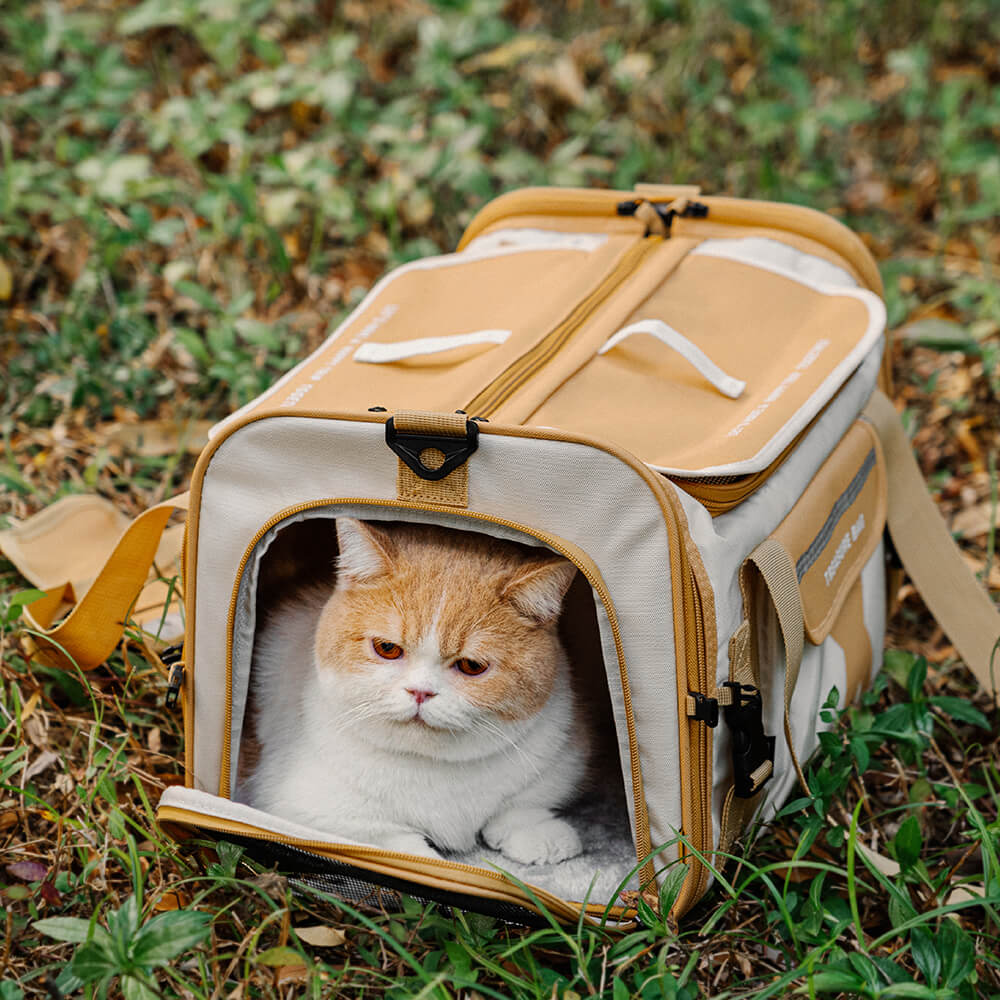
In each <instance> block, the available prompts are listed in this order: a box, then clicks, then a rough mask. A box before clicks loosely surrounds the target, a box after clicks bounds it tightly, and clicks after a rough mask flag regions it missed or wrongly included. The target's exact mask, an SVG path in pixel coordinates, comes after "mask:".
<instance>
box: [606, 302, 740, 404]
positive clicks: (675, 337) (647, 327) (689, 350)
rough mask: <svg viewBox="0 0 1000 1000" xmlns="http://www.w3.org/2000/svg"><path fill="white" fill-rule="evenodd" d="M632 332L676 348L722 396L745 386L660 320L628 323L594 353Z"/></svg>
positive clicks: (733, 394) (735, 396)
mask: <svg viewBox="0 0 1000 1000" xmlns="http://www.w3.org/2000/svg"><path fill="white" fill-rule="evenodd" d="M635 333H648V334H650V336H653V337H656V339H657V340H659V341H660V342H661V343H663V344H666V345H667V347H669V348H671V349H672V350H674V351H676V352H677V353H678V354H679V355H680V356H681V357H682V358H683V359H684V360H685V361H687V362H688V364H690V365H692V366H694V368H696V369H697V371H698V374H699V375H702V376H704V377H705V378H706V379H707V380H708V381H709V382H711V383H712V385H713V386H714V387H715V388H716V389H718V390H719V392H721V393H722V395H723V396H728V397H729V398H730V399H739V397H740V396H742V395H743V390H744V389H746V387H747V384H746V382H741V381H740V380H739V379H738V378H733V376H732V375H727V374H726V373H725V372H724V371H723V370H722V369H721V368H720V367H719V366H718V365H717V364H716V363H715V362H714V361H713V360H712V359H711V358H710V357H709V356H708V355H707V354H706V353H705V352H704V351H703V350H702V349H701V348H700V347H697V346H696V345H695V344H693V343H692V342H691V341H690V340H688V338H687V337H685V336H684V334H682V333H678V332H677V330H675V329H674V328H673V327H672V326H668V325H667V324H666V323H664V322H663V320H659V319H643V320H640V321H639V322H638V323H630V324H629V325H628V326H625V327H622V329H621V330H619V331H618V332H617V333H615V334H613V335H612V336H611V337H610V338H609V339H608V341H607V342H606V343H605V345H604V346H603V347H602V348H601V349H600V350H599V351H598V352H597V353H598V354H607V353H608V351H610V350H611V349H612V348H613V347H617V346H618V345H619V344H620V343H621V342H622V341H623V340H625V338H626V337H631V336H632V335H633V334H635Z"/></svg>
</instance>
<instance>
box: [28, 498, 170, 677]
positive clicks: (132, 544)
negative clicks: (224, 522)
mask: <svg viewBox="0 0 1000 1000" xmlns="http://www.w3.org/2000/svg"><path fill="white" fill-rule="evenodd" d="M187 507H188V494H187V493H182V494H181V495H180V496H176V497H173V498H171V499H170V500H164V501H163V502H162V503H158V504H156V506H155V507H150V508H149V510H147V511H144V512H143V513H142V514H140V515H139V516H138V517H137V518H136V519H135V520H134V521H133V522H132V523H131V524H130V525H129V526H128V528H126V529H125V533H124V534H123V535H122V537H121V538H120V539H119V540H118V543H117V545H116V546H115V548H114V550H113V551H112V553H111V555H110V556H108V559H107V561H106V562H105V564H104V566H103V567H102V568H101V570H100V572H99V573H98V574H97V577H96V578H95V579H94V582H93V583H92V584H91V585H90V587H89V588H88V590H87V592H86V593H85V594H84V595H83V597H82V598H80V599H79V601H78V602H77V604H76V606H75V607H74V608H73V610H72V611H71V612H70V613H69V614H68V615H67V616H66V618H64V619H63V620H62V621H61V622H60V623H59V624H58V625H56V626H52V618H53V617H54V615H55V613H56V611H57V609H58V607H59V604H60V603H61V600H62V597H63V596H64V594H63V592H62V588H60V590H59V592H57V593H51V594H47V595H46V597H44V598H41V599H40V600H38V601H35V602H34V603H33V604H29V605H28V606H27V607H26V608H25V609H24V617H25V619H26V621H27V623H28V625H29V627H30V628H31V629H32V630H33V633H32V634H33V637H34V639H35V641H36V642H37V643H38V647H39V651H40V652H41V654H42V655H43V656H44V658H45V660H46V661H47V662H49V663H52V664H54V665H57V666H61V667H64V668H70V667H72V665H73V664H74V663H75V664H76V666H78V667H79V668H80V669H81V670H93V669H94V667H97V666H99V665H100V664H102V663H103V662H104V661H105V660H106V659H107V658H108V657H109V656H110V655H111V654H112V652H114V649H115V646H116V645H117V644H118V642H119V640H120V639H121V637H122V632H123V631H124V629H125V619H126V618H127V616H128V614H129V611H130V609H131V608H132V605H133V604H134V603H135V600H136V598H137V597H138V596H139V593H140V592H141V591H142V589H143V586H144V585H145V583H146V581H147V579H148V577H149V571H150V569H151V568H152V566H153V561H154V559H155V558H156V550H157V547H158V546H159V544H160V536H161V535H162V534H163V529H164V528H165V527H166V525H167V521H168V520H169V519H170V515H171V514H173V513H174V511H176V510H187Z"/></svg>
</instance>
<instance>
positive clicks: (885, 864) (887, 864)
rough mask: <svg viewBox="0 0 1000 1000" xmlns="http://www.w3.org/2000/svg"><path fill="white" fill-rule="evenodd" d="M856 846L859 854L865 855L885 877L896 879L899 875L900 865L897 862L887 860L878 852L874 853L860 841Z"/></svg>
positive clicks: (890, 859)
mask: <svg viewBox="0 0 1000 1000" xmlns="http://www.w3.org/2000/svg"><path fill="white" fill-rule="evenodd" d="M855 846H856V847H857V850H858V852H859V853H860V854H863V855H864V856H865V858H866V859H867V860H868V861H870V862H871V864H872V866H873V867H874V868H875V869H876V870H877V871H880V872H881V873H882V874H883V875H888V876H889V877H890V878H895V876H897V875H898V874H899V872H900V868H899V865H898V863H897V862H895V861H893V860H892V858H887V857H886V856H885V855H884V854H879V852H878V851H873V850H872V849H871V848H870V847H868V846H867V845H866V844H863V843H862V842H861V841H860V840H858V841H857V842H856V844H855Z"/></svg>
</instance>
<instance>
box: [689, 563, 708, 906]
mask: <svg viewBox="0 0 1000 1000" xmlns="http://www.w3.org/2000/svg"><path fill="white" fill-rule="evenodd" d="M691 580H692V589H693V592H694V620H695V637H696V642H697V646H698V690H699V691H702V692H707V691H708V690H709V677H708V652H707V649H706V645H707V644H706V642H705V609H704V607H703V605H702V596H701V589H700V588H699V586H698V581H697V579H696V578H695V577H694V574H691ZM689 724H690V723H689ZM693 725H694V726H695V731H696V736H695V739H696V741H697V744H698V772H697V773H698V775H700V776H701V778H702V782H698V781H695V782H694V785H695V794H696V795H697V796H698V802H697V804H696V809H697V812H698V815H699V817H700V820H699V822H700V826H701V843H700V844H699V845H698V848H699V850H700V851H701V852H702V853H703V854H705V853H708V852H710V851H711V850H712V848H713V847H714V844H712V843H711V840H712V837H711V831H712V806H711V794H712V792H711V786H709V788H708V790H707V794H706V790H705V787H704V783H703V782H704V777H705V776H706V775H708V774H710V773H711V761H710V760H709V752H708V744H709V729H708V726H706V725H705V724H704V723H700V722H697V721H695V722H693ZM692 864H694V865H696V866H697V872H698V874H697V876H696V882H695V890H694V898H695V899H700V898H701V896H702V895H703V894H704V892H705V890H706V888H707V887H708V868H707V867H706V866H705V865H704V864H702V862H701V860H700V859H698V858H697V857H694V858H692Z"/></svg>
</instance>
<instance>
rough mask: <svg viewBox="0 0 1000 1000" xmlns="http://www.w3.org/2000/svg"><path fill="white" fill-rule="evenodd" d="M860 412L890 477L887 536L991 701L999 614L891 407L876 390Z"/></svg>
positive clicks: (999, 665)
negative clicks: (957, 541) (933, 496)
mask: <svg viewBox="0 0 1000 1000" xmlns="http://www.w3.org/2000/svg"><path fill="white" fill-rule="evenodd" d="M864 416H865V418H866V419H868V420H869V421H871V423H872V424H873V426H874V427H875V429H876V430H877V431H878V435H879V437H880V438H881V440H882V449H883V451H884V453H885V461H886V466H887V471H888V480H889V514H888V521H889V534H890V535H891V536H892V542H893V545H894V546H895V547H896V551H897V553H898V554H899V558H900V559H901V560H902V563H903V566H904V568H905V569H906V572H907V573H908V574H909V575H910V578H911V579H912V580H913V583H914V585H915V586H916V588H917V590H918V591H919V592H920V596H921V597H923V599H924V602H925V603H926V605H927V607H928V608H929V609H930V612H931V614H932V615H933V616H934V618H935V619H936V620H937V623H938V624H939V625H940V626H941V628H942V629H944V631H945V633H946V634H947V636H948V638H949V639H950V640H951V642H952V644H953V645H954V646H955V649H957V650H958V653H959V655H960V656H961V657H962V659H963V660H964V661H965V663H966V664H967V665H968V667H969V669H970V670H971V671H972V673H973V674H974V675H975V677H976V679H977V680H978V681H979V684H980V686H981V687H982V688H983V689H984V690H986V691H991V692H992V693H993V697H994V699H996V698H997V684H996V675H995V673H994V671H995V670H997V669H1000V612H998V611H997V608H996V606H995V605H994V603H993V601H992V600H991V598H990V596H989V594H988V593H987V592H986V591H985V590H984V589H983V587H982V586H980V584H979V582H978V581H977V580H976V578H975V576H973V574H972V573H971V572H970V571H969V567H968V566H967V565H966V563H965V560H964V559H963V558H962V554H961V551H960V550H959V548H958V546H957V545H956V544H955V542H954V540H953V539H952V537H951V534H950V532H949V531H948V528H947V526H946V525H945V523H944V520H943V519H942V517H941V514H940V512H939V511H938V509H937V506H936V505H935V503H934V501H933V500H932V499H931V497H930V495H929V494H928V492H927V486H926V484H925V482H924V477H923V474H922V473H921V471H920V467H919V466H918V465H917V462H916V459H915V458H914V457H913V450H912V448H911V446H910V442H909V439H908V438H907V436H906V432H905V431H904V430H903V425H902V424H901V423H900V421H899V416H898V414H897V413H896V408H895V407H894V406H893V405H892V403H891V402H890V401H889V399H888V398H887V397H886V396H885V394H884V393H882V392H880V391H878V390H876V391H875V393H874V394H873V395H872V398H871V400H870V402H869V403H868V405H867V406H866V407H865V411H864Z"/></svg>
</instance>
